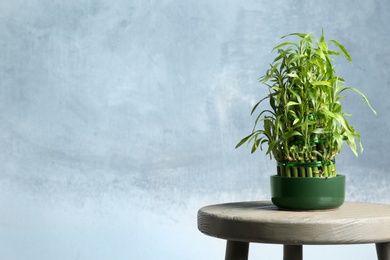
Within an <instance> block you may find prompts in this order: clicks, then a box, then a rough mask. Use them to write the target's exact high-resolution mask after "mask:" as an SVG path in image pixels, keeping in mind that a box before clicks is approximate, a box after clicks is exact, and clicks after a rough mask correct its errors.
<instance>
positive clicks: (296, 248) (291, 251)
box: [283, 245, 303, 260]
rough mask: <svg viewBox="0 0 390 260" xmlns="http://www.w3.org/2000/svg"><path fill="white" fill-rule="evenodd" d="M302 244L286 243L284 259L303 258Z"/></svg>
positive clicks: (300, 259)
mask: <svg viewBox="0 0 390 260" xmlns="http://www.w3.org/2000/svg"><path fill="white" fill-rule="evenodd" d="M302 255H303V254H302V245H284V246H283V260H302V259H303V256H302Z"/></svg>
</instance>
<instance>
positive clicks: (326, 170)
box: [322, 165, 329, 177]
mask: <svg viewBox="0 0 390 260" xmlns="http://www.w3.org/2000/svg"><path fill="white" fill-rule="evenodd" d="M322 171H323V176H324V177H329V171H328V167H327V166H326V165H323V166H322Z"/></svg>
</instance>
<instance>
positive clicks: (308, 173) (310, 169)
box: [306, 167, 313, 178]
mask: <svg viewBox="0 0 390 260" xmlns="http://www.w3.org/2000/svg"><path fill="white" fill-rule="evenodd" d="M306 176H307V177H310V178H312V177H313V168H312V167H307V168H306Z"/></svg>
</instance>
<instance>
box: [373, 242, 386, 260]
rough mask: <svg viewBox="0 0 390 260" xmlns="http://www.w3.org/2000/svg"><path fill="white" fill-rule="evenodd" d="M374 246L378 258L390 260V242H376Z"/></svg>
mask: <svg viewBox="0 0 390 260" xmlns="http://www.w3.org/2000/svg"><path fill="white" fill-rule="evenodd" d="M375 246H376V254H377V255H378V260H390V242H387V243H376V244H375Z"/></svg>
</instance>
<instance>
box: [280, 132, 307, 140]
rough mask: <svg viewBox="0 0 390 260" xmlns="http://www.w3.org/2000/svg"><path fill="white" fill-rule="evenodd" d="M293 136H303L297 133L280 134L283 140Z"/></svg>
mask: <svg viewBox="0 0 390 260" xmlns="http://www.w3.org/2000/svg"><path fill="white" fill-rule="evenodd" d="M293 136H303V135H302V134H301V133H300V132H298V131H290V132H285V133H283V134H282V137H283V139H290V138H291V137H293Z"/></svg>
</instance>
